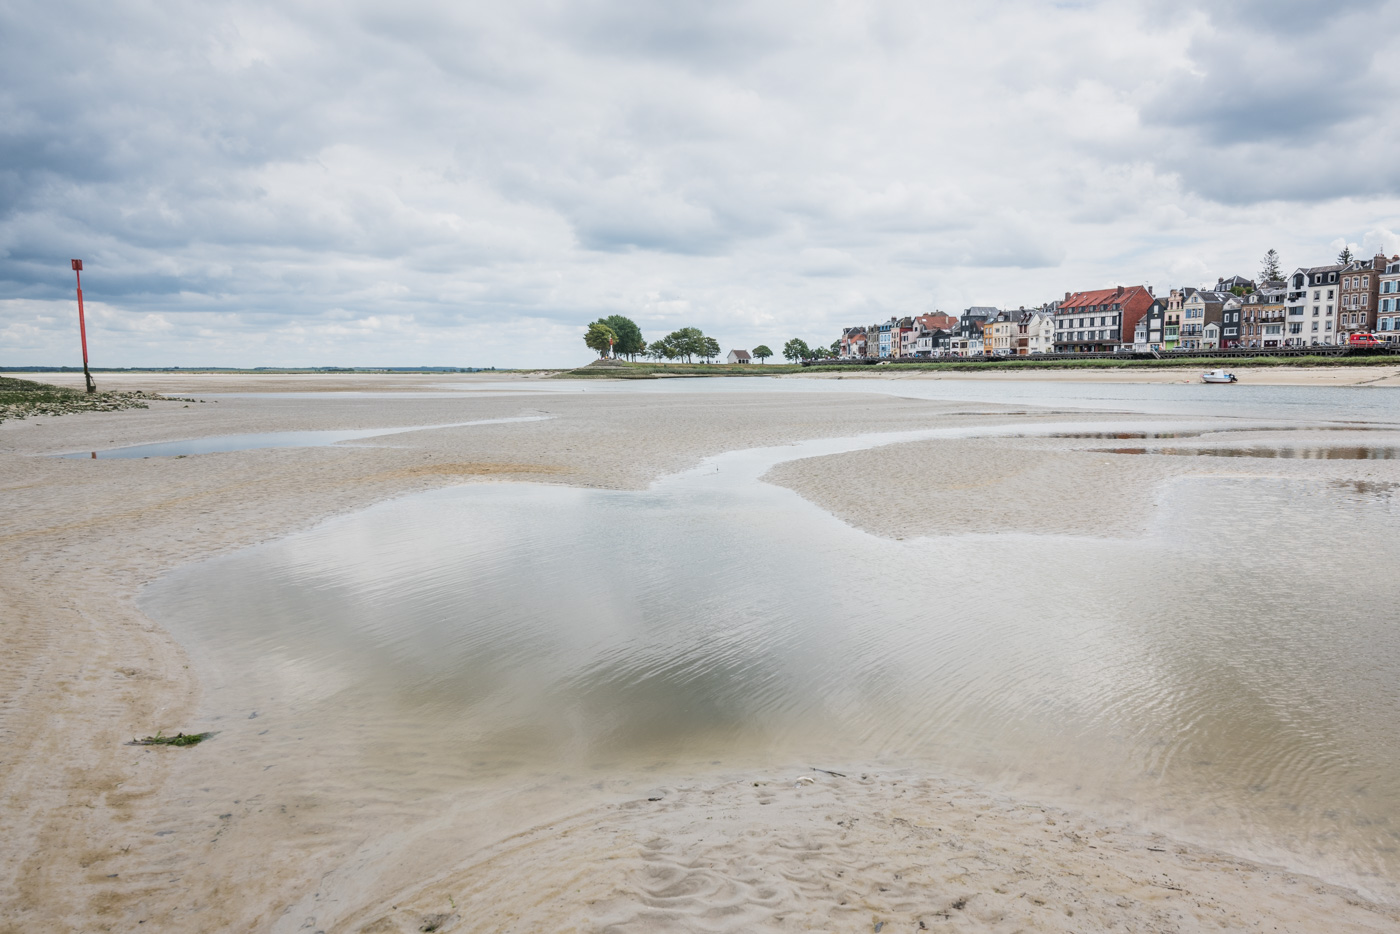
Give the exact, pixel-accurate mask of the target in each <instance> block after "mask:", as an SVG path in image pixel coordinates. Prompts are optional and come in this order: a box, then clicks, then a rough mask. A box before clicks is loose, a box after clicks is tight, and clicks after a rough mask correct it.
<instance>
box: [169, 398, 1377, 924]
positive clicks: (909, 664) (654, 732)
mask: <svg viewBox="0 0 1400 934" xmlns="http://www.w3.org/2000/svg"><path fill="white" fill-rule="evenodd" d="M1199 430H1201V426H1200V425H1199V424H1197V425H1190V424H1182V425H1175V426H1173V425H1161V424H1158V425H1153V426H1151V428H1148V429H1144V428H1143V427H1142V426H1134V425H1131V424H1124V425H1119V426H1113V425H1103V424H1098V425H1092V426H1083V425H1074V424H1062V425H1046V424H1043V425H1039V426H1037V428H1036V429H1035V431H1030V432H1028V431H1027V430H1025V428H1024V426H1022V427H1021V428H1020V429H1018V428H1017V427H1015V426H1008V427H1006V428H1004V429H1001V430H1000V431H997V432H980V433H982V434H996V433H999V434H1005V435H1018V436H1025V435H1026V434H1032V433H1036V432H1039V433H1043V434H1045V435H1047V436H1051V437H1053V436H1056V435H1060V436H1067V437H1075V436H1079V435H1093V434H1096V433H1103V432H1110V433H1112V432H1123V433H1144V432H1150V433H1155V432H1162V431H1166V432H1168V433H1171V432H1175V433H1178V434H1183V435H1190V434H1194V433H1197V432H1198V431H1199ZM971 433H973V432H969V431H966V430H963V431H950V430H943V431H932V432H918V433H913V434H912V435H909V434H906V435H901V436H872V437H868V438H863V439H844V440H841V439H838V440H825V441H815V442H807V443H804V444H801V445H794V446H788V447H783V448H772V449H762V450H757V451H742V452H735V453H733V454H728V455H724V456H721V457H718V458H714V459H712V460H710V461H707V462H705V463H704V464H702V465H700V466H699V467H697V468H696V469H694V470H692V471H688V472H686V473H684V474H680V475H677V476H674V477H670V478H666V479H664V480H662V481H660V482H658V483H657V484H655V485H654V486H653V488H651V489H649V490H647V491H644V492H617V491H604V490H582V489H571V488H566V487H558V486H538V485H530V484H491V485H480V486H465V487H457V488H452V489H447V490H441V491H437V492H433V493H427V494H422V495H416V496H410V497H406V498H403V499H398V500H394V501H392V502H389V503H384V504H381V505H379V506H376V507H373V508H371V509H368V510H365V511H363V512H361V513H357V514H354V515H350V516H346V517H342V518H338V519H334V520H331V521H329V522H327V523H325V524H323V525H322V526H320V527H318V528H316V529H314V530H312V531H310V532H307V533H304V534H300V535H295V536H292V537H289V538H287V539H284V540H282V541H279V542H276V543H273V544H270V545H266V546H262V547H259V548H255V549H250V550H247V551H244V552H241V553H238V554H235V555H232V556H229V557H225V558H220V559H216V560H213V561H209V562H205V563H202V564H199V565H195V566H192V567H190V568H187V569H184V570H182V571H179V572H177V573H175V574H173V575H171V576H169V577H167V578H165V579H164V580H162V581H160V582H158V583H157V584H156V585H154V586H153V587H152V588H151V589H150V590H149V591H148V593H147V596H146V598H145V606H146V610H147V612H149V613H150V614H151V615H152V616H154V617H155V618H157V619H159V620H161V621H162V622H163V623H165V624H166V625H168V626H169V627H170V628H171V629H172V631H174V632H175V633H176V635H177V636H179V637H180V638H181V639H182V640H183V641H185V642H186V644H188V645H190V646H192V653H193V654H194V655H195V657H196V658H199V659H202V660H203V663H204V664H203V667H204V669H205V672H204V673H205V675H206V679H205V680H206V684H207V685H208V687H209V690H210V697H211V701H212V703H213V704H214V705H215V706H216V707H219V708H220V709H225V710H227V711H230V712H231V713H230V715H231V716H241V714H238V713H237V711H239V710H241V709H250V708H251V707H253V706H256V705H258V704H262V703H267V702H275V703H282V704H290V705H292V706H294V707H295V708H296V710H297V718H298V721H299V723H300V724H301V725H302V727H304V728H306V729H308V730H312V731H315V730H325V731H327V732H334V730H335V729H337V728H339V727H338V726H337V725H339V726H344V729H345V732H344V733H343V734H338V735H337V740H336V742H337V743H338V745H339V747H340V748H341V750H342V752H345V751H346V750H348V752H345V754H348V755H351V756H353V757H354V758H355V759H356V761H357V763H358V765H357V768H360V769H363V770H364V776H365V777H364V778H363V780H364V781H365V782H366V783H367V784H374V785H377V786H380V792H381V793H383V786H386V785H391V784H392V781H391V780H390V779H388V778H386V776H389V775H391V774H399V773H397V772H396V771H395V770H396V769H401V768H402V767H403V763H404V762H408V761H411V762H414V763H415V766H414V768H415V772H424V773H432V774H434V775H436V776H439V780H440V781H447V782H449V783H457V784H459V785H460V786H462V787H469V786H470V785H471V784H472V783H473V782H476V781H487V780H491V779H495V780H498V779H500V778H502V777H503V776H505V777H509V776H511V775H525V774H539V773H541V772H549V771H555V772H560V771H568V770H571V769H576V768H582V769H589V768H593V769H599V768H608V769H611V770H629V769H630V770H636V769H642V768H646V767H652V766H656V764H658V763H663V762H665V763H670V766H669V767H671V768H674V769H679V770H681V771H685V770H686V769H688V768H690V769H693V768H698V767H701V765H702V764H703V763H707V762H712V761H717V760H723V761H725V762H726V763H732V762H745V763H750V764H759V765H762V764H776V765H783V764H791V763H793V762H799V763H808V764H824V763H826V764H837V765H839V764H842V763H857V764H859V763H866V762H871V763H874V762H883V763H886V764H889V765H899V766H913V767H919V768H926V769H928V770H930V771H932V772H935V773H941V774H952V775H956V776H965V777H972V778H977V779H984V780H988V781H992V782H994V783H996V784H997V785H999V786H1000V787H1004V788H1007V789H1009V790H1013V791H1017V792H1022V793H1026V794H1029V795H1039V796H1045V797H1048V798H1050V799H1054V800H1061V801H1064V802H1067V803H1071V804H1077V805H1081V806H1085V807H1088V808H1090V809H1092V810H1095V811H1097V812H1099V813H1101V814H1104V815H1106V816H1109V817H1112V818H1117V819H1124V820H1128V821H1132V822H1138V823H1141V824H1143V825H1145V826H1149V827H1153V828H1158V829H1164V830H1168V831H1173V832H1177V833H1181V834H1183V835H1185V836H1188V837H1191V838H1194V839H1198V840H1202V841H1204V842H1207V843H1213V844H1217V845H1220V846H1223V847H1225V848H1227V849H1229V850H1231V851H1233V852H1242V853H1245V854H1248V855H1255V856H1258V857H1262V858H1265V859H1270V860H1274V861H1278V862H1283V863H1285V864H1289V865H1293V866H1297V867H1298V868H1302V869H1305V870H1310V871H1313V872H1317V873H1319V874H1321V875H1324V876H1326V877H1328V878H1333V879H1336V880H1338V881H1343V882H1348V883H1350V884H1355V885H1358V886H1360V887H1362V888H1363V890H1365V891H1368V892H1370V893H1371V894H1373V895H1378V896H1381V897H1387V898H1394V897H1395V882H1396V880H1397V879H1400V858H1397V855H1396V853H1397V848H1398V847H1400V743H1397V741H1396V738H1395V735H1394V725H1395V724H1396V723H1397V722H1400V619H1397V612H1396V610H1395V607H1396V605H1397V598H1398V597H1400V584H1397V577H1396V575H1395V574H1394V573H1393V569H1394V568H1395V567H1397V566H1400V536H1396V535H1395V534H1394V528H1395V523H1396V520H1397V518H1400V495H1398V494H1397V492H1396V489H1395V487H1394V486H1393V485H1390V484H1385V483H1373V482H1360V481H1358V482H1337V481H1324V480H1317V481H1299V482H1289V483H1284V482H1282V481H1278V480H1234V479H1213V480H1202V479H1195V480H1187V481H1177V482H1176V483H1175V484H1174V485H1172V486H1171V487H1170V489H1169V490H1168V492H1167V494H1166V495H1165V496H1164V498H1163V502H1162V505H1161V507H1160V509H1159V511H1158V513H1157V519H1156V521H1155V523H1154V524H1153V526H1152V529H1151V531H1150V532H1149V533H1148V534H1147V535H1146V536H1144V537H1141V538H1137V539H1128V540H1124V539H1101V538H1071V537H1063V536H1035V535H1028V534H1025V535H995V536H961V537H946V538H931V539H922V540H916V541H890V540H885V539H879V538H875V537H872V536H869V535H866V534H864V533H861V532H859V531H856V530H854V529H851V528H849V527H848V526H845V525H844V524H842V523H841V522H839V521H838V520H836V519H835V518H833V517H832V516H830V515H828V514H827V513H825V512H823V511H822V510H820V509H818V508H816V507H815V506H813V505H811V504H810V503H807V502H806V501H804V500H802V499H801V498H800V497H798V496H796V495H795V494H793V493H791V492H789V491H787V490H784V489H781V488H777V487H773V486H769V485H767V484H764V483H761V482H759V481H758V478H759V477H760V476H761V475H762V474H763V473H764V472H765V471H766V470H767V469H768V468H769V466H771V465H772V464H774V463H778V462H781V461H783V460H787V459H791V458H793V457H798V456H812V455H817V454H825V453H837V452H841V451H845V450H854V449H859V448H863V447H869V446H872V445H875V444H879V443H885V442H887V441H889V440H894V439H896V438H909V437H922V438H937V437H961V436H966V435H968V434H971ZM351 721H353V727H351V726H345V724H349V723H350V722H351ZM691 774H693V771H692V772H691ZM376 775H377V776H378V777H375V776H376ZM442 776H447V777H446V778H441V777H442Z"/></svg>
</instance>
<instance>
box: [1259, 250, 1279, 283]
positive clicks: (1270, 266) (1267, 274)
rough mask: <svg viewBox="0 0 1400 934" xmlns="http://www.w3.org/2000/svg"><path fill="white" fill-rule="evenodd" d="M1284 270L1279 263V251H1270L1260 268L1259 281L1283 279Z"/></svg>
mask: <svg viewBox="0 0 1400 934" xmlns="http://www.w3.org/2000/svg"><path fill="white" fill-rule="evenodd" d="M1282 278H1283V269H1282V268H1281V267H1280V266H1279V263H1278V250H1270V251H1269V252H1267V253H1265V254H1264V259H1263V262H1262V263H1261V264H1260V266H1259V281H1260V282H1268V281H1269V280H1271V279H1282Z"/></svg>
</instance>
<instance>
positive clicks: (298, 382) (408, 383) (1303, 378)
mask: <svg viewBox="0 0 1400 934" xmlns="http://www.w3.org/2000/svg"><path fill="white" fill-rule="evenodd" d="M716 366H719V365H718V364H716ZM553 372H554V371H538V372H533V373H526V374H515V373H510V374H506V373H500V374H495V373H476V374H473V375H471V376H466V377H464V376H462V375H460V374H443V375H441V376H432V375H422V374H406V373H405V374H399V373H365V374H337V373H317V374H277V373H269V374H247V373H206V374H185V373H104V374H100V378H101V383H102V385H101V387H100V388H103V389H135V388H144V389H149V390H151V391H153V392H168V393H169V392H182V391H185V389H187V388H188V387H189V386H191V385H198V386H200V387H201V388H202V389H203V391H205V392H344V391H371V392H396V391H421V390H423V389H424V388H425V387H431V386H434V385H437V384H444V385H445V384H446V383H448V382H451V381H454V380H456V381H462V380H471V381H480V382H490V381H498V380H524V381H529V382H535V381H537V380H544V379H549V378H550V377H551V376H552V375H553ZM1238 372H1239V374H1240V376H1241V382H1242V383H1244V384H1247V385H1251V386H1392V387H1396V386H1400V365H1395V366H1313V367H1306V366H1271V367H1243V366H1242V367H1239V368H1238ZM16 375H19V376H21V377H25V378H30V377H32V378H34V379H37V380H41V381H43V382H47V383H54V384H56V385H59V386H69V387H72V388H74V389H81V388H82V386H83V377H82V374H81V373H76V374H75V373H37V374H23V373H21V374H16ZM776 378H778V379H789V378H791V379H837V380H845V379H859V380H947V381H958V380H969V381H974V382H1034V381H1040V380H1043V381H1049V382H1068V383H1144V384H1152V385H1163V384H1171V383H1197V382H1200V379H1201V368H1200V367H1190V366H1182V367H1154V368H1150V369H1149V368H1140V369H1133V368H1127V369H1102V370H1095V369H1073V370H1053V369H1045V370H1005V371H996V370H968V371H966V372H948V371H909V372H898V371H895V372H891V371H889V370H877V369H874V368H868V369H860V370H849V371H845V372H840V373H835V372H813V373H796V374H791V375H786V374H784V375H780V376H776Z"/></svg>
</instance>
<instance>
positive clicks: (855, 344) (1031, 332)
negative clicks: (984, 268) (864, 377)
mask: <svg viewBox="0 0 1400 934" xmlns="http://www.w3.org/2000/svg"><path fill="white" fill-rule="evenodd" d="M1052 316H1053V311H1052V310H1051V309H1048V308H1040V309H1031V310H1027V309H1025V308H1021V309H1018V310H1016V311H1003V310H1001V309H999V308H991V307H985V306H978V307H973V308H969V309H967V310H966V311H964V312H963V313H962V314H961V315H959V316H957V317H954V316H952V315H949V314H945V313H943V312H935V313H934V314H931V315H919V316H918V317H912V318H891V319H890V320H889V321H886V322H883V323H881V324H872V325H867V326H856V327H849V328H844V329H843V330H842V331H841V338H840V341H839V348H838V356H839V357H841V358H842V359H848V360H858V359H867V358H877V359H882V360H898V359H901V358H912V359H919V358H931V357H948V356H952V357H977V356H982V355H983V354H995V355H999V356H1015V355H1024V354H1030V353H1050V352H1051V351H1052V350H1053V349H1054V324H1053V321H1052Z"/></svg>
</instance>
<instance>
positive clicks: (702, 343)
mask: <svg viewBox="0 0 1400 934" xmlns="http://www.w3.org/2000/svg"><path fill="white" fill-rule="evenodd" d="M583 342H584V344H585V345H587V346H588V347H589V348H590V349H591V350H595V351H597V353H598V356H600V357H626V358H627V359H629V360H634V361H635V360H636V359H637V358H638V357H648V358H650V359H652V360H684V361H685V362H686V363H693V362H694V361H695V360H696V359H697V358H698V359H700V360H704V361H706V362H707V363H708V362H709V361H711V360H714V359H716V358H717V357H719V355H720V346H719V341H717V340H715V339H714V338H713V337H709V336H708V335H706V334H705V333H704V332H703V331H701V330H700V329H699V328H680V329H679V330H676V331H672V332H671V333H670V334H667V335H666V336H665V337H663V338H661V339H660V340H655V341H652V342H651V343H647V342H646V340H644V339H643V338H642V329H641V328H639V327H637V324H636V322H635V321H633V320H632V319H631V318H628V317H626V316H625V315H608V316H607V317H606V318H599V319H598V320H597V321H594V322H593V323H592V324H590V325H589V326H588V330H587V331H585V332H584V335H583ZM837 347H838V344H836V343H833V344H832V345H831V348H830V349H828V348H825V347H817V348H815V349H814V348H811V347H808V346H807V342H806V341H804V340H802V339H801V338H800V337H795V338H793V339H792V340H790V341H788V342H787V343H786V344H784V345H783V356H784V357H785V358H787V359H788V360H791V361H794V362H796V361H800V360H819V359H823V358H825V357H835V356H836V351H837ZM751 353H752V354H753V356H754V357H756V358H757V359H758V360H759V362H763V361H766V360H767V359H768V358H769V357H771V356H773V351H772V350H771V349H770V348H769V347H768V345H767V344H759V345H758V346H757V347H755V348H754V349H753V350H752V351H751Z"/></svg>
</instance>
